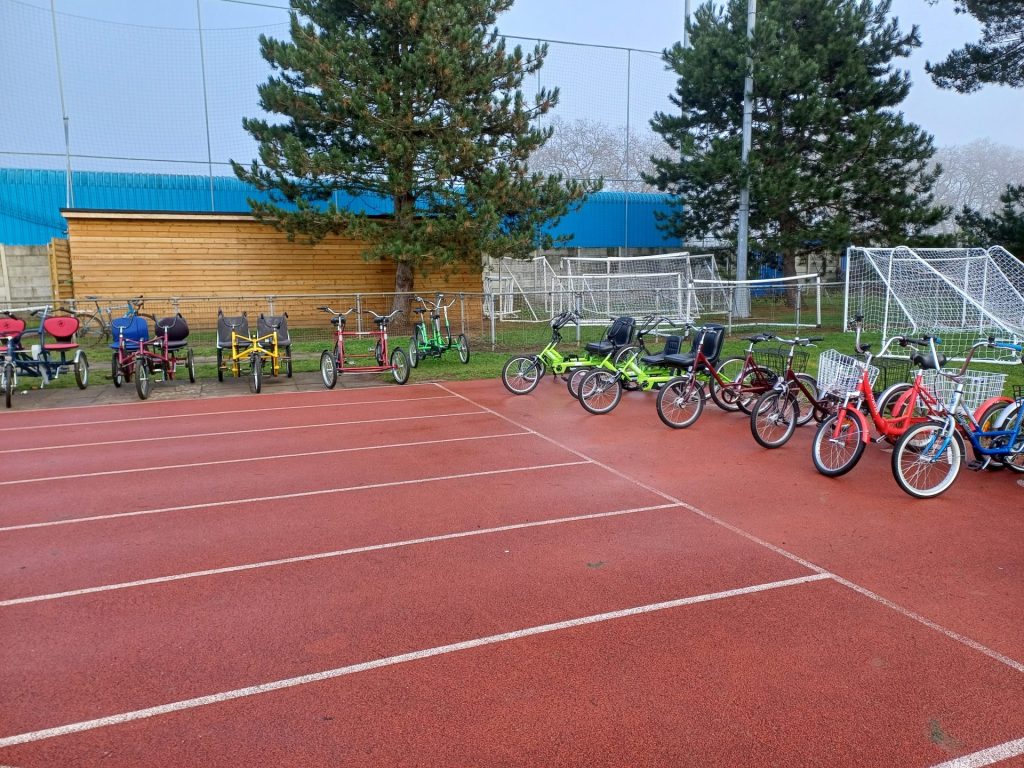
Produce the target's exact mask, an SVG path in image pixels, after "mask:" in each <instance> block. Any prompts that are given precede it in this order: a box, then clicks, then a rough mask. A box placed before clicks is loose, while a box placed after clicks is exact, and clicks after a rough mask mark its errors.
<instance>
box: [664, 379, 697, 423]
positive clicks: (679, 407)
mask: <svg viewBox="0 0 1024 768" xmlns="http://www.w3.org/2000/svg"><path fill="white" fill-rule="evenodd" d="M657 408H658V418H659V419H661V421H662V423H663V424H665V426H667V427H672V429H683V428H684V427H688V426H690V425H691V424H694V423H695V422H696V421H697V419H699V418H700V415H701V413H703V412H704V387H703V385H701V383H700V382H699V381H697V379H696V378H695V377H694V376H680V377H678V378H675V379H672V380H671V381H669V382H668V383H666V384H665V386H663V387H662V388H661V389H660V390H659V391H658V400H657Z"/></svg>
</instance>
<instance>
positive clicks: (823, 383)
mask: <svg viewBox="0 0 1024 768" xmlns="http://www.w3.org/2000/svg"><path fill="white" fill-rule="evenodd" d="M865 368H867V371H868V379H869V380H870V381H871V384H872V385H874V383H875V379H877V378H878V369H877V368H876V367H875V366H873V365H866V364H865V363H864V361H863V360H858V359H857V358H856V357H850V356H849V355H844V354H843V353H841V352H837V351H836V350H834V349H826V350H825V351H824V352H822V353H821V356H820V357H819V358H818V391H819V392H820V393H821V394H825V393H830V394H833V395H838V396H840V397H842V396H844V395H846V394H847V393H851V392H856V391H857V385H858V384H860V380H861V376H863V374H864V369H865Z"/></svg>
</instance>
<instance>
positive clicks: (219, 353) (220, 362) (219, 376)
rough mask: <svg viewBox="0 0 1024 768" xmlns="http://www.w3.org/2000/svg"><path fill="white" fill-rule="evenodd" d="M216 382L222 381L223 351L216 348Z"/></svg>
mask: <svg viewBox="0 0 1024 768" xmlns="http://www.w3.org/2000/svg"><path fill="white" fill-rule="evenodd" d="M217 381H224V350H223V349H221V348H220V347H217Z"/></svg>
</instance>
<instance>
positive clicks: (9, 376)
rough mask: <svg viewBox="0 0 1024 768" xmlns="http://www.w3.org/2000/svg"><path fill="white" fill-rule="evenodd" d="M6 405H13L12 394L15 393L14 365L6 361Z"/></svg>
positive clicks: (4, 373)
mask: <svg viewBox="0 0 1024 768" xmlns="http://www.w3.org/2000/svg"><path fill="white" fill-rule="evenodd" d="M3 389H4V405H5V407H7V408H10V407H11V396H12V395H13V394H14V365H12V364H11V363H4V369H3Z"/></svg>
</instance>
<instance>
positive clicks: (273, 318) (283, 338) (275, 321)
mask: <svg viewBox="0 0 1024 768" xmlns="http://www.w3.org/2000/svg"><path fill="white" fill-rule="evenodd" d="M274 331H277V345H278V346H279V347H289V346H291V343H292V339H291V336H290V335H289V334H288V313H287V312H285V313H284V314H283V315H264V314H263V313H262V312H260V316H259V318H257V320H256V335H257V336H260V337H263V336H269V335H270V334H272V333H273V332H274ZM260 346H263V347H272V346H274V340H273V339H263V341H261V342H260Z"/></svg>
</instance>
